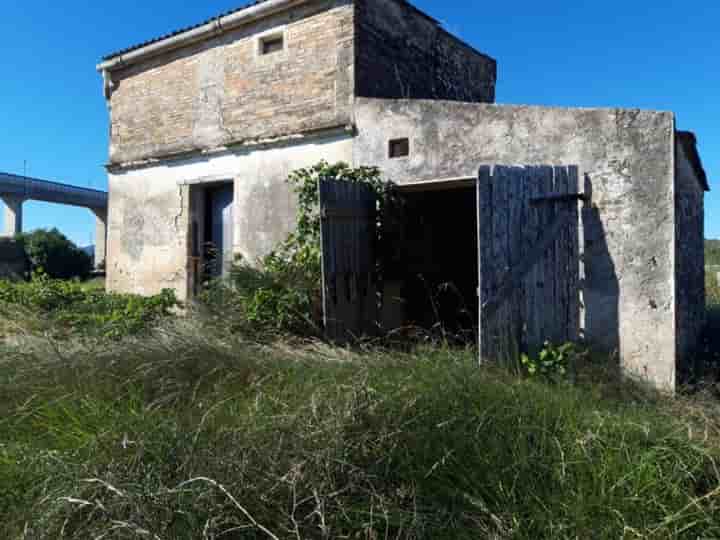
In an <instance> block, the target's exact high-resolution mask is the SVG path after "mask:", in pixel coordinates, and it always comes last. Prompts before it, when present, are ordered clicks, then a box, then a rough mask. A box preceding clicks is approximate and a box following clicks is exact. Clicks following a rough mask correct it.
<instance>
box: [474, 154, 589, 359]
mask: <svg viewBox="0 0 720 540" xmlns="http://www.w3.org/2000/svg"><path fill="white" fill-rule="evenodd" d="M477 185H478V190H477V195H478V230H479V234H478V241H479V248H478V249H479V274H480V276H479V280H480V286H479V289H478V292H479V295H480V324H479V326H480V337H479V339H480V357H481V361H482V360H492V361H499V362H511V363H512V362H516V361H517V359H518V357H519V353H521V352H532V351H534V350H537V349H538V348H540V347H542V345H543V343H544V342H545V341H551V342H553V343H562V342H565V341H574V340H577V339H578V337H579V333H580V290H579V285H580V284H579V278H580V238H579V204H580V201H581V200H582V195H581V189H580V184H579V179H578V170H577V167H550V166H536V167H506V166H495V167H494V169H491V167H490V166H483V167H481V168H480V174H479V178H478V184H477Z"/></svg>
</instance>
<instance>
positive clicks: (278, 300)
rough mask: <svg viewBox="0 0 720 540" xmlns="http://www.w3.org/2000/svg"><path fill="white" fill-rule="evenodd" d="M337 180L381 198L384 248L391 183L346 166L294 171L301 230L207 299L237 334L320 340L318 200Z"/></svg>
mask: <svg viewBox="0 0 720 540" xmlns="http://www.w3.org/2000/svg"><path fill="white" fill-rule="evenodd" d="M323 179H334V180H339V181H343V182H351V183H365V184H368V185H370V186H371V187H372V188H373V189H374V191H375V193H376V194H377V196H378V206H379V207H378V220H379V223H378V227H377V234H378V243H379V244H381V243H382V232H383V227H382V221H383V215H384V214H385V208H386V206H387V205H388V204H390V203H391V202H392V201H393V189H392V184H391V183H389V182H386V181H384V180H383V179H382V178H381V175H380V171H379V169H377V168H375V167H359V168H351V167H350V166H349V165H348V164H346V163H342V162H340V163H335V164H329V163H327V162H325V161H321V162H319V163H318V164H316V165H314V166H312V167H307V168H303V169H298V170H296V171H294V172H292V173H291V174H290V176H289V178H288V183H289V184H290V185H291V187H292V189H293V191H294V193H295V194H296V195H297V200H298V212H297V228H296V230H295V231H294V232H292V233H291V234H290V235H289V236H288V238H287V239H286V240H285V241H284V242H283V243H282V244H281V245H280V246H278V248H277V249H276V250H275V251H274V252H272V253H270V254H269V255H268V256H267V257H265V258H263V259H262V260H261V261H259V264H258V263H252V261H238V263H237V264H236V265H235V267H234V269H233V271H232V273H231V279H230V286H229V287H228V286H227V285H228V284H227V283H223V282H218V283H215V284H214V285H213V286H211V287H210V288H209V290H208V292H207V293H206V294H205V297H204V300H205V304H206V306H207V307H208V309H210V310H211V311H212V312H214V313H215V314H216V315H218V316H219V317H224V316H226V314H227V313H228V312H230V313H234V314H237V315H239V317H236V318H235V319H234V320H233V325H234V327H235V328H237V329H241V328H242V329H244V330H245V331H252V332H255V333H257V332H261V333H267V332H277V331H280V332H290V333H292V334H294V335H303V336H318V335H319V334H320V328H321V323H322V314H321V301H322V290H321V287H322V284H321V275H322V269H321V252H320V201H319V194H318V182H319V181H320V180H323ZM378 271H380V269H378Z"/></svg>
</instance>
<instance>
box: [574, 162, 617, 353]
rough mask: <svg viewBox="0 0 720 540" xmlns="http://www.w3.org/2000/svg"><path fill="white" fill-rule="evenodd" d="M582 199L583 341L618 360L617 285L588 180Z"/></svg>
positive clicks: (588, 178) (597, 209)
mask: <svg viewBox="0 0 720 540" xmlns="http://www.w3.org/2000/svg"><path fill="white" fill-rule="evenodd" d="M584 183H585V197H586V200H585V202H584V203H583V207H582V211H581V212H582V223H583V241H584V244H585V245H584V249H583V263H584V268H585V278H584V281H583V283H582V292H583V298H582V305H583V308H584V320H585V323H584V331H583V336H582V337H583V338H584V340H585V341H586V342H587V343H588V344H589V345H590V346H591V347H592V348H594V349H597V350H600V351H603V352H609V353H613V354H614V355H615V359H616V360H617V361H618V366H619V358H620V353H621V351H620V315H619V303H620V284H619V280H618V276H617V272H616V270H615V264H614V263H613V260H612V257H611V255H610V250H609V248H608V243H607V231H606V230H605V226H604V224H603V222H602V219H601V218H600V209H599V208H598V207H597V205H596V204H595V203H593V202H592V201H593V197H592V194H593V188H592V182H591V181H590V177H589V176H588V175H587V174H586V175H585V179H584Z"/></svg>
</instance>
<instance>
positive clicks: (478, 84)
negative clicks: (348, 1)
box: [355, 0, 497, 103]
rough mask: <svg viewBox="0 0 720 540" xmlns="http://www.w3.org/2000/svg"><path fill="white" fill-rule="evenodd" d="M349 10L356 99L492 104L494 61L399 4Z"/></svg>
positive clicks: (370, 3) (375, 0) (389, 0)
mask: <svg viewBox="0 0 720 540" xmlns="http://www.w3.org/2000/svg"><path fill="white" fill-rule="evenodd" d="M355 6H356V16H355V20H356V28H357V38H356V49H355V54H356V61H355V62H356V68H355V69H356V74H357V78H356V85H355V88H356V93H357V95H358V96H364V97H373V98H415V99H449V100H458V101H469V102H486V103H493V102H494V101H495V80H496V76H497V64H496V62H495V60H493V59H492V58H490V57H489V56H487V55H484V54H482V53H480V52H478V51H476V50H475V49H473V48H472V47H470V46H469V45H467V44H465V43H463V42H462V41H460V40H459V39H458V38H456V37H454V36H453V35H451V34H449V33H448V32H447V31H445V30H444V29H443V28H442V27H441V26H440V25H439V24H438V23H437V22H435V21H434V20H433V19H431V18H429V17H428V16H426V15H424V14H422V13H420V12H419V11H418V10H416V9H415V8H413V7H412V6H410V5H409V4H408V3H407V2H405V1H404V0H355Z"/></svg>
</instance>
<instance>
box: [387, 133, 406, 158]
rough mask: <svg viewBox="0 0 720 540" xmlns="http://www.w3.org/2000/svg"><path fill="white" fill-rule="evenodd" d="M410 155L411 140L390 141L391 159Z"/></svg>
mask: <svg viewBox="0 0 720 540" xmlns="http://www.w3.org/2000/svg"><path fill="white" fill-rule="evenodd" d="M409 155H410V140H409V139H407V138H405V139H393V140H391V141H390V157H391V158H399V157H405V156H409Z"/></svg>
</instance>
